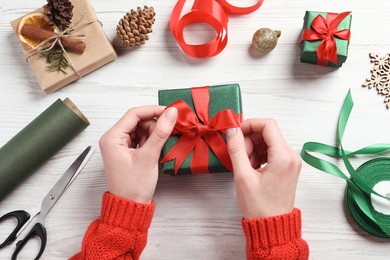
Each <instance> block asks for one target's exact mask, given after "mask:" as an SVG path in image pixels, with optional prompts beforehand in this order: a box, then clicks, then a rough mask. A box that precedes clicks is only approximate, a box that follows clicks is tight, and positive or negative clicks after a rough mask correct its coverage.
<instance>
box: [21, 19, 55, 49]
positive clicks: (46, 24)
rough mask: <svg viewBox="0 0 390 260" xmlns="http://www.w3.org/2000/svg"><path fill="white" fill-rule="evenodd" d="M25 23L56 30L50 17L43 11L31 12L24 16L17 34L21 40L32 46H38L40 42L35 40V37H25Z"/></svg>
mask: <svg viewBox="0 0 390 260" xmlns="http://www.w3.org/2000/svg"><path fill="white" fill-rule="evenodd" d="M25 24H29V25H33V26H35V27H38V28H41V29H45V30H49V31H52V32H54V30H55V29H54V26H53V23H52V22H51V20H50V18H49V17H48V16H46V15H45V14H43V13H31V14H28V15H26V16H24V17H23V18H22V19H21V20H20V22H19V25H18V31H17V35H18V37H19V39H20V41H21V42H23V43H25V44H27V45H28V46H30V47H31V48H34V47H36V46H37V45H38V44H39V43H40V42H39V41H36V40H33V39H30V38H28V37H25V36H23V35H22V34H21V31H22V28H23V25H25Z"/></svg>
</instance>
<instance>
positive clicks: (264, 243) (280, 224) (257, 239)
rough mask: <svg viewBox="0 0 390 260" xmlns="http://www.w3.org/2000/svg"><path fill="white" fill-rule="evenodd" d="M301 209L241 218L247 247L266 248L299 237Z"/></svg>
mask: <svg viewBox="0 0 390 260" xmlns="http://www.w3.org/2000/svg"><path fill="white" fill-rule="evenodd" d="M301 226H302V220H301V211H300V210H299V209H296V208H295V209H294V210H293V211H292V212H291V213H289V214H284V215H279V216H275V217H269V218H259V219H251V220H246V219H242V227H243V229H244V233H245V236H246V239H247V246H248V247H250V248H249V249H257V248H260V249H267V248H271V247H275V246H280V245H285V244H287V243H289V242H292V241H294V240H297V239H301V236H302V231H301Z"/></svg>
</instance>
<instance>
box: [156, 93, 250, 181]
mask: <svg viewBox="0 0 390 260" xmlns="http://www.w3.org/2000/svg"><path fill="white" fill-rule="evenodd" d="M191 94H192V100H193V102H194V107H195V111H193V110H192V109H191V108H190V107H189V106H188V105H187V103H186V102H184V101H183V100H178V101H176V102H174V103H172V104H171V105H169V106H168V107H167V108H169V107H176V108H177V110H178V116H177V120H176V125H175V128H174V130H173V132H172V134H171V135H181V137H180V138H179V140H178V141H177V143H176V144H175V145H174V146H173V147H172V149H171V150H170V151H169V152H168V153H167V154H166V155H165V157H164V158H163V159H162V160H161V161H160V162H161V163H164V162H167V161H171V160H173V159H175V169H174V172H175V174H176V173H177V171H178V170H179V168H180V166H181V164H182V163H183V162H184V160H185V159H186V158H187V156H188V155H189V154H190V153H191V151H192V150H194V153H193V156H192V161H191V172H192V173H208V172H209V170H208V160H209V152H210V151H209V149H212V150H213V152H214V154H215V155H216V157H217V158H218V159H219V160H220V161H221V163H222V164H223V165H224V166H225V167H226V168H227V169H229V170H230V171H232V163H231V161H230V157H229V154H228V151H227V144H226V142H225V140H224V139H223V137H222V135H221V134H223V133H224V131H225V130H226V129H228V128H231V127H238V126H240V123H241V121H242V116H241V115H237V114H235V113H234V111H233V110H232V109H226V110H221V111H219V112H218V113H217V114H216V115H215V116H213V117H212V118H210V119H209V102H210V94H209V90H208V87H201V88H191Z"/></svg>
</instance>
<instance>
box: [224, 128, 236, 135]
mask: <svg viewBox="0 0 390 260" xmlns="http://www.w3.org/2000/svg"><path fill="white" fill-rule="evenodd" d="M236 133H237V127H232V128H228V129H226V135H227V136H233V135H235V134H236Z"/></svg>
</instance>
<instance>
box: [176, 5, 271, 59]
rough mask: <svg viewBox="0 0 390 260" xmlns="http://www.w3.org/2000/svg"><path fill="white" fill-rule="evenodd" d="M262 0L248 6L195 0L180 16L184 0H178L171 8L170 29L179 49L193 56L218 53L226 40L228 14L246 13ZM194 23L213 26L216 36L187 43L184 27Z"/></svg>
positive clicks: (204, 56)
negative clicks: (194, 42)
mask: <svg viewBox="0 0 390 260" xmlns="http://www.w3.org/2000/svg"><path fill="white" fill-rule="evenodd" d="M263 1H264V0H258V2H257V3H256V4H254V5H253V6H249V7H237V6H233V5H231V4H229V3H228V2H227V1H226V0H218V1H217V0H195V2H194V5H193V6H192V9H191V12H189V13H187V14H185V15H184V16H183V17H181V18H180V14H181V12H182V10H183V6H184V4H185V2H186V0H179V1H178V2H177V3H176V5H175V7H174V8H173V11H172V15H171V20H170V22H169V27H170V30H171V32H172V34H173V36H174V37H175V38H176V40H177V42H178V44H179V45H180V47H181V49H182V50H183V51H184V52H185V53H186V54H187V55H189V56H191V57H194V58H207V57H213V56H215V55H217V54H219V53H220V52H221V51H222V50H223V49H224V48H225V46H226V44H227V41H228V31H227V30H228V27H227V24H228V21H229V18H228V14H248V13H251V12H254V11H256V10H257V9H258V8H259V7H260V6H261V5H262V4H263ZM194 23H206V24H209V25H210V26H211V27H213V28H214V30H215V32H216V36H215V38H214V39H213V40H211V41H210V42H208V43H206V44H196V45H193V44H187V43H186V42H185V40H184V28H185V27H186V26H188V25H190V24H194Z"/></svg>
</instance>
